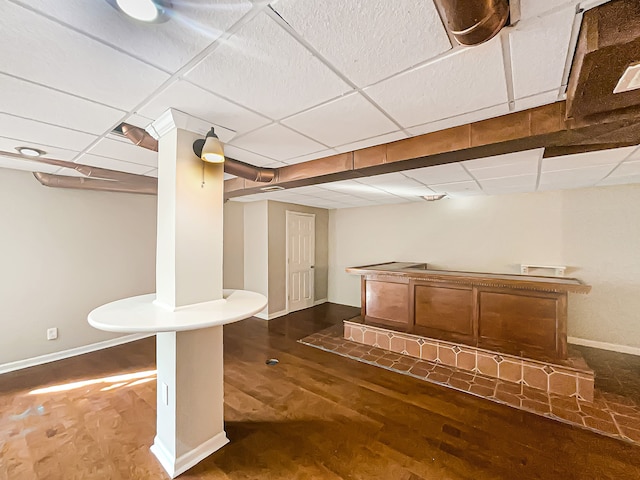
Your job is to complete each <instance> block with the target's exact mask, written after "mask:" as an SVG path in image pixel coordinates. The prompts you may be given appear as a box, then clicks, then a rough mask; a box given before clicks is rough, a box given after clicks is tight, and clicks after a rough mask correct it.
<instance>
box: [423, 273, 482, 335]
mask: <svg viewBox="0 0 640 480" xmlns="http://www.w3.org/2000/svg"><path fill="white" fill-rule="evenodd" d="M413 307H414V318H415V326H414V331H415V333H419V334H422V335H427V336H430V337H434V338H440V339H442V340H454V341H462V342H465V343H468V342H472V341H473V340H474V337H475V334H474V328H473V291H472V289H471V288H464V287H459V286H454V285H442V284H440V285H430V284H422V283H417V282H416V283H415V284H414V289H413Z"/></svg>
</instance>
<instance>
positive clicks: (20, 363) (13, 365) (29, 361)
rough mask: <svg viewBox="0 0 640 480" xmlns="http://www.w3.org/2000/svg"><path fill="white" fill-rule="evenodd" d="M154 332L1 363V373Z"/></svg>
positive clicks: (149, 335)
mask: <svg viewBox="0 0 640 480" xmlns="http://www.w3.org/2000/svg"><path fill="white" fill-rule="evenodd" d="M153 335H154V334H153V333H134V334H132V335H125V336H123V337H118V338H112V339H111V340H105V341H103V342H98V343H92V344H91V345H84V346H82V347H75V348H70V349H69V350H63V351H61V352H53V353H47V354H46V355H40V356H38V357H32V358H25V359H24V360H17V361H15V362H9V363H3V364H1V365H0V375H1V374H3V373H9V372H13V371H15V370H21V369H23V368H29V367H34V366H36V365H42V364H43V363H49V362H55V361H56V360H62V359H64V358H69V357H75V356H77V355H82V354H84V353H90V352H95V351H97V350H103V349H105V348H109V347H115V346H117V345H122V344H123V343H129V342H134V341H136V340H140V339H142V338H147V337H151V336H153Z"/></svg>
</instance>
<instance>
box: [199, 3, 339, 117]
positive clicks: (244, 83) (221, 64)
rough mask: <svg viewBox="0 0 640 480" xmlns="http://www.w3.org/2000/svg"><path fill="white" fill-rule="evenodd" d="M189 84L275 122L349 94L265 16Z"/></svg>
mask: <svg viewBox="0 0 640 480" xmlns="http://www.w3.org/2000/svg"><path fill="white" fill-rule="evenodd" d="M186 78H187V80H189V81H191V82H192V83H195V84H197V85H200V86H202V87H203V88H206V89H207V90H209V91H212V92H215V93H217V94H219V95H222V96H224V97H226V98H229V99H231V100H233V101H235V102H237V103H240V104H241V105H244V106H245V107H247V108H250V109H252V110H253V111H256V112H259V113H261V114H263V115H266V116H268V117H270V118H273V119H280V118H283V117H287V116H289V115H292V114H294V113H297V112H299V111H301V110H304V109H306V108H309V107H312V106H314V105H318V104H320V103H322V102H325V101H327V100H330V99H331V98H335V97H337V96H340V95H342V94H343V93H345V92H346V91H348V90H350V87H349V86H348V85H347V84H346V83H345V82H343V81H342V80H341V79H340V78H339V77H338V76H337V75H336V74H334V73H333V72H332V71H331V70H330V69H329V68H327V67H326V66H325V65H324V64H322V63H321V62H320V60H318V59H317V58H316V57H314V56H313V55H312V54H311V52H309V51H308V50H307V49H306V48H304V47H303V46H302V45H301V44H299V43H298V42H296V41H295V40H294V39H293V38H292V37H291V36H290V35H289V34H288V33H286V32H285V31H284V30H283V29H282V28H280V27H279V26H278V25H277V24H276V23H275V22H274V21H273V20H271V19H270V18H269V17H268V16H267V15H266V14H264V13H262V14H260V15H258V16H257V17H256V18H255V19H253V20H252V21H251V22H250V23H248V24H246V25H244V26H243V27H242V28H241V29H240V30H239V31H238V32H237V33H236V35H234V36H233V37H232V38H231V39H230V40H229V41H228V42H225V43H224V44H223V45H221V46H220V47H219V48H217V49H216V50H215V51H214V52H212V53H211V54H210V55H209V56H208V57H206V58H205V59H204V60H203V61H202V62H201V63H200V64H198V65H197V66H196V67H195V68H194V69H193V70H192V71H191V72H189V73H188V75H187V77H186Z"/></svg>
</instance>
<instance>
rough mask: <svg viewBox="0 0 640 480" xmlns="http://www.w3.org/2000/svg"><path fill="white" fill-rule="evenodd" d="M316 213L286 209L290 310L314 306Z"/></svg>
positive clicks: (288, 300)
mask: <svg viewBox="0 0 640 480" xmlns="http://www.w3.org/2000/svg"><path fill="white" fill-rule="evenodd" d="M315 238H316V216H315V215H313V214H309V213H299V212H290V211H287V311H289V312H295V311H296V310H302V309H303V308H308V307H311V306H313V283H314V270H313V269H314V261H315Z"/></svg>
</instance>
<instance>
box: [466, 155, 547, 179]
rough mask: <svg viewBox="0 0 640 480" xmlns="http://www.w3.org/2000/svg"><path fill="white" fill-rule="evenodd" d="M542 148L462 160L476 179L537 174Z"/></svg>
mask: <svg viewBox="0 0 640 480" xmlns="http://www.w3.org/2000/svg"><path fill="white" fill-rule="evenodd" d="M543 153H544V149H543V148H539V149H536V150H526V151H524V152H515V153H508V154H505V155H496V156H494V157H487V158H479V159H477V160H468V161H466V162H462V163H463V164H464V166H465V167H466V168H467V170H469V172H470V173H471V175H473V177H474V178H476V179H477V180H485V179H491V178H501V177H515V176H519V175H537V173H538V162H539V161H540V159H541V158H542V154H543Z"/></svg>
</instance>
